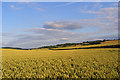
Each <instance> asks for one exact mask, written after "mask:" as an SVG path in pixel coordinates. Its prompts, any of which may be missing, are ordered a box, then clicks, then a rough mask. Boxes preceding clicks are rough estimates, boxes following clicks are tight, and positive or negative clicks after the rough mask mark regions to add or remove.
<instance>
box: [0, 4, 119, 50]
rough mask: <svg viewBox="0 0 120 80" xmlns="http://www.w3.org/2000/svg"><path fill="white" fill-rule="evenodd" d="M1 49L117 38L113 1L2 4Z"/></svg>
mask: <svg viewBox="0 0 120 80" xmlns="http://www.w3.org/2000/svg"><path fill="white" fill-rule="evenodd" d="M2 15H3V16H2V26H3V27H2V28H3V29H2V33H3V34H2V37H3V40H2V43H3V45H2V46H3V47H21V48H35V47H40V46H46V45H55V44H61V43H70V42H82V41H87V40H99V39H100V40H101V39H114V38H115V39H116V38H117V37H118V3H115V2H103V3H99V2H94V3H87V2H36V3H35V2H24V3H23V2H4V3H3V4H2Z"/></svg>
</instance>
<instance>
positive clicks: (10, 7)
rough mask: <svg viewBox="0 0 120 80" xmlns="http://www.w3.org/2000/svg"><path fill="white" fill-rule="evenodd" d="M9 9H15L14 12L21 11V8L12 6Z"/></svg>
mask: <svg viewBox="0 0 120 80" xmlns="http://www.w3.org/2000/svg"><path fill="white" fill-rule="evenodd" d="M10 8H12V9H15V10H21V9H22V8H17V7H16V6H14V5H10Z"/></svg>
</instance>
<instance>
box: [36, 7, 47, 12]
mask: <svg viewBox="0 0 120 80" xmlns="http://www.w3.org/2000/svg"><path fill="white" fill-rule="evenodd" d="M36 9H37V10H38V11H40V12H43V11H45V10H44V9H42V8H36Z"/></svg>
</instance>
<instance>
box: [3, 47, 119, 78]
mask: <svg viewBox="0 0 120 80" xmlns="http://www.w3.org/2000/svg"><path fill="white" fill-rule="evenodd" d="M117 61H118V48H106V49H104V48H102V49H77V50H48V49H34V50H15V49H2V78H118V77H119V75H118V62H117Z"/></svg>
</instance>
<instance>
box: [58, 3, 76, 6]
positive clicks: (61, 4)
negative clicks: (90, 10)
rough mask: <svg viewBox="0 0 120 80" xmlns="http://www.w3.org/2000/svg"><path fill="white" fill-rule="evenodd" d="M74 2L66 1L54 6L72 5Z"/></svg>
mask: <svg viewBox="0 0 120 80" xmlns="http://www.w3.org/2000/svg"><path fill="white" fill-rule="evenodd" d="M74 3H76V2H68V3H64V4H61V5H56V6H69V5H72V4H74Z"/></svg>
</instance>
